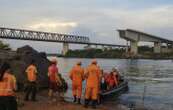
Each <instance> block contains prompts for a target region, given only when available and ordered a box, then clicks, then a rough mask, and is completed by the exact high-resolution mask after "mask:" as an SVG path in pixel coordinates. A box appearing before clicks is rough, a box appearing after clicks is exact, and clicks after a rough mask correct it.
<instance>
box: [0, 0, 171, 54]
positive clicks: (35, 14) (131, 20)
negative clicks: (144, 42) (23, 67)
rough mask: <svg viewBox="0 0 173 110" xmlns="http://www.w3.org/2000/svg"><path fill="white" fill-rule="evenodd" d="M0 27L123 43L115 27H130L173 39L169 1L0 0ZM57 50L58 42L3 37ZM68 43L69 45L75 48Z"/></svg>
mask: <svg viewBox="0 0 173 110" xmlns="http://www.w3.org/2000/svg"><path fill="white" fill-rule="evenodd" d="M0 26H3V27H10V28H22V29H31V30H39V31H50V32H57V33H66V34H76V35H83V36H89V37H90V40H92V41H93V42H101V43H111V44H112V43H113V44H125V41H124V40H122V39H120V38H119V36H118V33H117V31H116V30H117V29H126V28H132V29H136V30H140V31H144V32H148V33H150V34H154V35H158V36H160V37H163V38H168V39H171V40H173V36H172V35H173V0H0ZM3 41H4V42H7V43H9V44H10V45H11V47H12V48H13V49H16V48H17V47H20V46H23V45H27V44H28V45H31V46H32V47H34V48H35V49H37V50H39V51H46V52H49V53H56V52H60V50H61V48H62V44H59V43H45V42H43V43H42V42H33V41H32V42H31V41H15V40H3ZM79 47H80V46H78V45H72V46H71V48H79Z"/></svg>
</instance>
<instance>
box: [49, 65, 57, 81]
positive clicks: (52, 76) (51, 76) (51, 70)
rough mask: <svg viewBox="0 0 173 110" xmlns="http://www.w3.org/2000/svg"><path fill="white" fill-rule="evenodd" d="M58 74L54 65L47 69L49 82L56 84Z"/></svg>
mask: <svg viewBox="0 0 173 110" xmlns="http://www.w3.org/2000/svg"><path fill="white" fill-rule="evenodd" d="M57 74H58V68H57V66H56V65H55V64H53V65H51V66H50V67H49V69H48V76H49V80H50V81H51V82H56V81H57V79H56V75H57Z"/></svg>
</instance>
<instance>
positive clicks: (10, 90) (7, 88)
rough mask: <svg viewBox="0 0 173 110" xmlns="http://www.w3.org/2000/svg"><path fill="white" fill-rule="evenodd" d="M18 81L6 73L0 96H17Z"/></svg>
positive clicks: (0, 87)
mask: <svg viewBox="0 0 173 110" xmlns="http://www.w3.org/2000/svg"><path fill="white" fill-rule="evenodd" d="M15 89H16V79H15V77H14V76H13V75H11V74H8V73H5V74H4V76H3V79H2V81H0V96H15V92H14V90H15Z"/></svg>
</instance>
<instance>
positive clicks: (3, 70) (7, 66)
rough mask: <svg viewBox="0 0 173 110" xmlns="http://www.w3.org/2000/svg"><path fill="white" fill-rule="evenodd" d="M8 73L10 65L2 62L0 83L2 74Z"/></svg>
mask: <svg viewBox="0 0 173 110" xmlns="http://www.w3.org/2000/svg"><path fill="white" fill-rule="evenodd" d="M9 71H10V65H9V64H8V63H7V62H3V63H2V65H1V67H0V81H2V79H3V76H4V73H6V72H9Z"/></svg>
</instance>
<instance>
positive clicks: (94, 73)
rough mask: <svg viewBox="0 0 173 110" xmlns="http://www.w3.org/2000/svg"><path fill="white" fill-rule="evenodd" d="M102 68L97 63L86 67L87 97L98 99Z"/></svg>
mask: <svg viewBox="0 0 173 110" xmlns="http://www.w3.org/2000/svg"><path fill="white" fill-rule="evenodd" d="M100 75H101V70H100V68H99V67H98V66H97V65H96V64H91V65H89V66H88V68H87V69H86V75H85V76H86V92H85V99H87V100H88V99H90V98H91V99H92V100H97V98H98V92H99V85H100V84H99V83H100V82H99V81H100Z"/></svg>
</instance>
